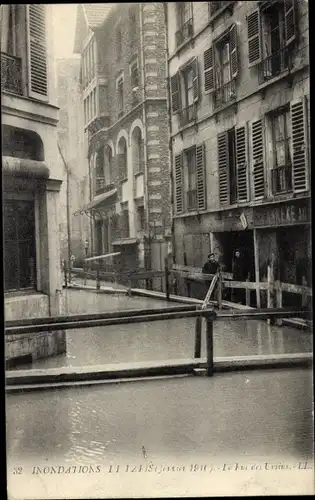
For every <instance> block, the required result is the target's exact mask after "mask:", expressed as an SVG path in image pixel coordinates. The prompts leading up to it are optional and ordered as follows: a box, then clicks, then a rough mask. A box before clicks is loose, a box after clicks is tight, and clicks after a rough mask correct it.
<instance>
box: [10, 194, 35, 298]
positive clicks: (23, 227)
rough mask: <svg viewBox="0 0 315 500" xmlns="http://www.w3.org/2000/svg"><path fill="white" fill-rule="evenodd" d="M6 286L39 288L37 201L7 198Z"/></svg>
mask: <svg viewBox="0 0 315 500" xmlns="http://www.w3.org/2000/svg"><path fill="white" fill-rule="evenodd" d="M3 212H4V215H3V222H4V289H5V291H18V290H23V289H35V288H36V285H35V283H36V244H35V214H34V201H31V200H23V201H22V200H6V199H5V200H4V204H3Z"/></svg>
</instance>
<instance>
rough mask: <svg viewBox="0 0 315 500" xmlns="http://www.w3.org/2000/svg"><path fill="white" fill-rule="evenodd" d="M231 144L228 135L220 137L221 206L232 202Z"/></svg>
mask: <svg viewBox="0 0 315 500" xmlns="http://www.w3.org/2000/svg"><path fill="white" fill-rule="evenodd" d="M228 171H229V143H228V133H227V132H223V133H221V134H219V135H218V174H219V201H220V204H221V205H224V204H227V203H229V201H230V196H229V175H228Z"/></svg>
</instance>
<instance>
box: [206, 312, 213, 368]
mask: <svg viewBox="0 0 315 500" xmlns="http://www.w3.org/2000/svg"><path fill="white" fill-rule="evenodd" d="M206 335H207V376H208V377H212V375H213V318H209V317H208V316H207V334H206Z"/></svg>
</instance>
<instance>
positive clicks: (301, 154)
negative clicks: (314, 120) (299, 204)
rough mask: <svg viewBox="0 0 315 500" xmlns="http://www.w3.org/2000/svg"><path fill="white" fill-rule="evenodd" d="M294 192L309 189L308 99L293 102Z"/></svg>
mask: <svg viewBox="0 0 315 500" xmlns="http://www.w3.org/2000/svg"><path fill="white" fill-rule="evenodd" d="M290 108H291V140H292V169H293V190H294V191H295V192H299V191H305V190H307V189H308V187H309V186H308V185H309V182H308V145H307V134H308V130H307V113H306V111H307V109H306V99H305V98H303V99H300V100H296V101H292V102H291V106H290Z"/></svg>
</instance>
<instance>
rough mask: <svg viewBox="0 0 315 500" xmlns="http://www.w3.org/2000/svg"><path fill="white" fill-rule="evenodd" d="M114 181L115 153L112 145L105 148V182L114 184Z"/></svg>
mask: <svg viewBox="0 0 315 500" xmlns="http://www.w3.org/2000/svg"><path fill="white" fill-rule="evenodd" d="M112 182H113V153H112V148H111V147H110V146H106V149H105V183H106V185H107V184H112Z"/></svg>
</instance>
